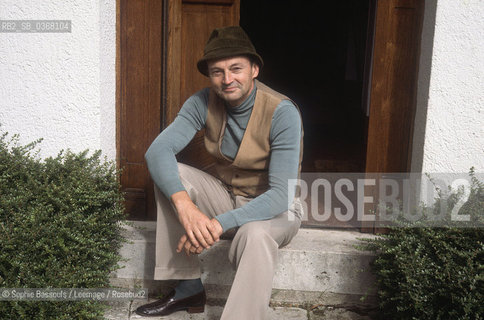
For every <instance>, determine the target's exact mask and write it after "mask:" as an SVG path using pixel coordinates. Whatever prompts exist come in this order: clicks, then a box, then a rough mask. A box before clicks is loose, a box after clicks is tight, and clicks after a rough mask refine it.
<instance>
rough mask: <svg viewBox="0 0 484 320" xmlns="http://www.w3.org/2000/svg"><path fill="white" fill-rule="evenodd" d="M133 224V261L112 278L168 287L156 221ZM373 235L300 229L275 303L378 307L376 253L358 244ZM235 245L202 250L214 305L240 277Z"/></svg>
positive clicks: (285, 257)
mask: <svg viewBox="0 0 484 320" xmlns="http://www.w3.org/2000/svg"><path fill="white" fill-rule="evenodd" d="M131 224H132V225H131V226H127V227H126V228H125V231H126V235H127V237H128V239H130V242H129V243H126V244H125V245H124V246H123V248H122V249H121V255H122V256H123V257H124V258H125V259H127V261H125V262H123V263H122V265H124V268H122V269H119V270H117V272H116V273H115V274H113V277H112V279H111V280H112V281H111V283H112V284H113V285H114V286H118V287H123V288H133V287H138V288H140V287H142V288H148V289H149V292H150V296H155V295H156V294H159V293H163V292H166V291H167V290H169V287H170V286H172V285H173V284H174V283H173V282H171V283H170V282H164V281H154V280H153V270H154V265H155V233H156V230H155V229H156V225H155V222H131ZM370 237H374V236H373V235H369V234H363V233H359V232H356V231H349V230H321V229H304V228H303V229H300V230H299V232H298V234H297V235H296V236H295V237H294V239H293V240H292V242H291V243H290V244H289V245H288V246H286V247H284V248H282V249H280V251H279V264H278V268H277V270H276V274H275V277H274V282H273V292H272V299H271V305H272V306H273V307H303V308H305V309H307V308H314V307H315V306H316V307H317V306H325V307H333V308H346V309H349V310H365V309H372V308H373V307H374V305H375V296H374V295H375V285H374V277H373V275H372V274H371V272H370V262H371V261H372V260H373V258H374V255H373V254H372V253H370V252H366V251H361V250H359V249H356V248H355V245H357V244H358V243H360V241H359V240H358V239H359V238H370ZM229 246H230V240H221V241H219V242H218V243H217V244H216V245H214V246H213V247H212V248H211V249H210V250H208V251H206V252H204V253H202V254H201V255H200V259H201V261H202V268H203V275H202V281H203V283H204V285H205V287H206V289H207V295H208V298H209V303H210V304H213V305H223V303H224V301H225V299H226V297H227V295H228V291H229V288H230V284H231V283H232V280H233V277H234V270H233V269H232V268H231V267H230V264H229V261H228V258H227V253H228V249H229ZM362 297H366V299H365V301H361V298H362Z"/></svg>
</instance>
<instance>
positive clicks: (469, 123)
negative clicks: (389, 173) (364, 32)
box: [412, 0, 484, 173]
mask: <svg viewBox="0 0 484 320" xmlns="http://www.w3.org/2000/svg"><path fill="white" fill-rule="evenodd" d="M435 9H436V10H435ZM425 10H426V11H425V17H424V26H423V28H424V30H423V35H422V59H421V61H420V69H419V83H418V85H419V92H418V97H417V115H416V122H415V136H414V153H413V159H412V171H420V170H421V172H425V173H432V172H468V170H469V168H470V167H471V166H474V167H475V168H476V171H477V172H484V95H483V93H484V90H483V88H484V32H483V30H484V1H482V0H459V1H452V0H439V1H438V2H437V3H436V6H435V0H434V1H432V0H428V1H426V7H425ZM432 11H433V12H432ZM434 28H435V29H434ZM432 36H433V42H432ZM427 56H428V58H427ZM429 81H430V82H429Z"/></svg>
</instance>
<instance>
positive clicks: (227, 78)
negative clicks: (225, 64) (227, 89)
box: [223, 71, 233, 84]
mask: <svg viewBox="0 0 484 320" xmlns="http://www.w3.org/2000/svg"><path fill="white" fill-rule="evenodd" d="M232 80H233V77H232V73H231V72H230V71H228V72H224V79H223V81H224V84H229V83H231V82H232Z"/></svg>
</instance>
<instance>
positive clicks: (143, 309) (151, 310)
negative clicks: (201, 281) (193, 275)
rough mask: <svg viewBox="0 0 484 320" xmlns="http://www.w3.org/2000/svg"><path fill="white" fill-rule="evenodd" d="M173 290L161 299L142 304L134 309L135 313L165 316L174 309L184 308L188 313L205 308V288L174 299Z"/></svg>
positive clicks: (148, 315) (147, 315)
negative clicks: (193, 293) (190, 294)
mask: <svg viewBox="0 0 484 320" xmlns="http://www.w3.org/2000/svg"><path fill="white" fill-rule="evenodd" d="M174 298H175V290H172V291H171V292H170V293H169V294H168V295H167V296H166V297H164V298H163V299H160V300H157V301H155V302H152V303H148V304H145V305H142V306H140V307H138V308H137V309H136V311H135V312H136V314H139V315H140V316H145V317H155V316H167V315H169V314H172V313H173V312H176V311H181V310H186V311H188V313H201V312H203V311H204V310H205V302H206V301H207V297H206V295H205V290H203V291H202V292H200V293H197V294H195V295H193V296H189V297H186V298H183V299H176V300H175V299H174Z"/></svg>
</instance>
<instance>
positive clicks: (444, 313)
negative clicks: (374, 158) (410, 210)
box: [363, 169, 484, 320]
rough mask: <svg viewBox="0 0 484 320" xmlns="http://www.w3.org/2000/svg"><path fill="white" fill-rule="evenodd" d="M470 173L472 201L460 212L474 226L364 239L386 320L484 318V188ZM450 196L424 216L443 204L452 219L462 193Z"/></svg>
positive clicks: (396, 229)
mask: <svg viewBox="0 0 484 320" xmlns="http://www.w3.org/2000/svg"><path fill="white" fill-rule="evenodd" d="M470 174H471V177H472V183H471V192H470V196H469V198H468V201H467V202H466V203H465V204H464V205H463V206H462V207H461V208H460V211H459V214H467V215H470V217H471V221H470V222H466V223H462V224H461V225H460V226H456V225H455V224H451V223H448V224H447V225H444V226H442V225H440V226H439V227H430V226H428V224H422V223H421V222H414V223H408V222H400V223H399V225H398V226H393V227H391V228H390V230H389V232H388V233H386V234H382V235H381V237H379V238H378V239H374V240H363V241H366V242H367V243H366V245H365V246H364V247H365V249H370V250H373V251H375V252H376V253H377V257H376V260H375V261H374V263H373V266H372V267H373V271H374V273H375V274H376V278H377V285H378V297H379V300H380V309H381V310H380V311H381V314H382V319H429V320H435V319H453V320H457V319H462V320H464V319H466V320H470V319H476V320H477V319H484V224H483V222H484V219H483V218H484V187H483V184H482V182H479V181H478V179H477V178H476V177H475V174H474V171H473V169H471V172H470ZM446 194H447V195H445V194H444V193H442V192H440V193H439V197H438V199H437V200H436V203H435V205H433V206H431V207H422V208H420V210H423V212H422V214H423V216H424V217H426V216H428V215H430V214H432V212H434V210H440V208H441V206H442V204H443V203H446V204H447V205H446V208H447V209H446V210H447V216H449V215H450V210H452V208H453V207H454V205H455V204H456V203H457V201H458V200H459V199H460V197H461V196H462V191H459V192H450V193H446ZM434 213H435V212H434Z"/></svg>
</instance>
